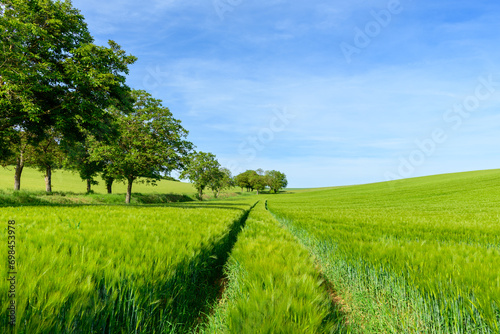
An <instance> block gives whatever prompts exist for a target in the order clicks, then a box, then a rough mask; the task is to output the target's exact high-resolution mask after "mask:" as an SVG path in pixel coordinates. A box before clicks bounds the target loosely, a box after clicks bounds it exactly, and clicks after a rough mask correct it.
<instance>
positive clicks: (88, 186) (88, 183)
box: [87, 179, 92, 194]
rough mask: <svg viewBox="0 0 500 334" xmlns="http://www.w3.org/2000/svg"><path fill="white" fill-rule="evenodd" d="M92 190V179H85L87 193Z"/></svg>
mask: <svg viewBox="0 0 500 334" xmlns="http://www.w3.org/2000/svg"><path fill="white" fill-rule="evenodd" d="M91 190H92V181H91V180H90V179H87V194H88V193H90V191H91Z"/></svg>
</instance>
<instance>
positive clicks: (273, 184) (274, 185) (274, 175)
mask: <svg viewBox="0 0 500 334" xmlns="http://www.w3.org/2000/svg"><path fill="white" fill-rule="evenodd" d="M265 177H266V179H267V185H268V186H269V188H271V191H272V192H274V193H276V194H277V193H279V192H280V190H281V189H283V188H286V186H287V185H288V180H287V179H286V175H285V174H284V173H282V172H278V171H276V170H271V171H267V172H266V175H265Z"/></svg>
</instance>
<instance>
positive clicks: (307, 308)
mask: <svg viewBox="0 0 500 334" xmlns="http://www.w3.org/2000/svg"><path fill="white" fill-rule="evenodd" d="M226 273H227V279H228V288H227V290H226V292H225V294H224V296H223V299H222V302H221V303H220V304H219V305H218V307H217V309H216V311H215V313H214V314H213V315H212V317H211V318H210V321H209V323H208V325H207V327H206V328H205V332H206V333H275V332H280V333H328V332H330V331H333V330H338V329H339V328H341V327H342V319H341V317H340V315H339V314H338V313H337V310H336V308H335V305H333V304H332V303H333V302H332V300H331V299H330V298H329V294H328V291H327V289H326V288H325V286H324V284H323V280H322V279H321V277H320V273H319V272H318V270H317V268H316V266H315V264H314V260H313V258H312V257H311V256H310V254H309V252H308V251H307V250H306V249H305V248H304V247H303V246H302V245H300V243H298V242H297V240H296V239H295V238H294V237H293V236H292V235H291V234H290V233H289V232H287V231H286V230H284V229H283V228H282V227H281V226H280V225H279V223H278V222H277V221H276V220H275V219H274V218H273V217H272V216H271V215H270V214H269V213H268V212H267V211H266V210H265V207H264V203H263V202H260V203H259V204H258V205H257V206H256V207H255V208H254V209H253V210H252V211H251V212H250V215H249V217H248V219H247V222H246V226H245V228H244V229H243V231H242V232H241V234H240V235H239V236H238V241H237V243H236V245H235V247H234V249H233V251H232V253H231V257H230V259H229V262H228V264H227V266H226Z"/></svg>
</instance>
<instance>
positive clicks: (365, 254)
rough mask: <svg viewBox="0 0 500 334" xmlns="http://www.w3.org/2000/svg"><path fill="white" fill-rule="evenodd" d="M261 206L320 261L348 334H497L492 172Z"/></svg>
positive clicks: (498, 235)
mask: <svg viewBox="0 0 500 334" xmlns="http://www.w3.org/2000/svg"><path fill="white" fill-rule="evenodd" d="M268 207H269V210H270V211H271V212H273V213H274V214H275V215H276V216H277V217H278V218H279V219H280V220H281V222H282V223H283V224H284V225H285V226H286V227H287V228H288V229H290V230H291V231H293V233H294V234H295V235H296V236H297V237H298V238H299V239H300V240H302V242H303V243H304V244H306V245H308V247H309V248H310V249H311V251H312V252H313V253H314V254H315V256H316V257H317V258H318V259H319V261H320V262H321V263H322V267H323V270H324V271H325V272H326V273H327V277H328V279H329V280H330V281H331V282H332V283H333V284H334V286H336V289H338V291H339V294H340V295H341V296H342V298H343V300H346V301H347V304H348V305H349V307H350V308H351V310H352V311H351V313H350V317H351V319H350V320H349V321H350V322H351V323H354V324H355V325H356V326H357V327H356V328H357V330H355V332H358V331H359V332H363V331H365V332H367V333H375V332H377V333H378V332H387V331H388V328H393V329H395V332H432V333H498V332H499V330H500V320H499V319H500V271H499V270H498V268H500V170H486V171H478V172H468V173H458V174H445V175H436V176H430V177H421V178H414V179H407V180H399V181H393V182H384V183H375V184H367V185H360V186H351V187H341V188H336V189H330V190H318V191H310V192H298V193H295V194H291V195H282V196H279V197H274V198H270V199H269V203H268ZM390 332H392V331H390Z"/></svg>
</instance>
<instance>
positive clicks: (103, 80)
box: [0, 0, 136, 159]
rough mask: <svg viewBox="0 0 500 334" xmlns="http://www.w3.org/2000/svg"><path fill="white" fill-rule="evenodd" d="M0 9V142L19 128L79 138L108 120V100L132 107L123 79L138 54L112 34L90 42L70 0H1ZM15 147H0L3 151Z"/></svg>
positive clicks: (35, 137)
mask: <svg viewBox="0 0 500 334" xmlns="http://www.w3.org/2000/svg"><path fill="white" fill-rule="evenodd" d="M2 4H3V5H4V11H3V13H2V14H1V15H0V31H2V34H1V35H0V59H1V60H0V141H2V142H1V143H0V147H2V148H5V147H9V146H8V144H10V141H12V140H13V139H15V137H16V134H17V132H16V131H18V130H19V129H22V130H23V131H25V132H27V133H29V134H30V140H32V141H33V142H34V143H38V142H40V141H42V140H44V139H46V138H47V137H50V135H49V133H50V132H57V133H58V134H60V135H61V140H63V141H66V140H82V139H83V137H84V135H83V133H82V131H81V130H82V129H85V130H89V131H92V130H94V129H95V128H96V127H97V126H98V125H102V124H103V123H110V122H111V120H112V117H111V115H109V113H108V112H107V108H108V107H109V106H110V105H116V106H119V107H120V108H122V109H127V108H130V106H131V105H130V100H128V96H129V94H128V92H129V88H128V86H127V85H126V84H125V75H126V74H127V73H128V66H129V65H130V64H132V63H134V62H135V61H136V58H135V57H133V56H130V55H126V54H125V51H123V50H121V48H120V46H119V45H118V44H116V43H115V42H113V41H109V45H108V47H102V46H97V45H95V44H93V42H94V41H93V38H92V36H91V35H90V33H89V31H88V28H87V25H86V23H85V22H84V18H83V16H82V15H81V14H80V12H79V11H78V10H77V9H75V8H73V7H72V5H71V2H70V1H69V0H65V1H50V0H31V1H25V0H4V1H2ZM15 153H16V152H13V151H12V150H5V149H3V150H1V151H0V158H2V159H5V158H6V156H7V155H9V154H15Z"/></svg>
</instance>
